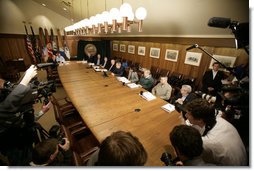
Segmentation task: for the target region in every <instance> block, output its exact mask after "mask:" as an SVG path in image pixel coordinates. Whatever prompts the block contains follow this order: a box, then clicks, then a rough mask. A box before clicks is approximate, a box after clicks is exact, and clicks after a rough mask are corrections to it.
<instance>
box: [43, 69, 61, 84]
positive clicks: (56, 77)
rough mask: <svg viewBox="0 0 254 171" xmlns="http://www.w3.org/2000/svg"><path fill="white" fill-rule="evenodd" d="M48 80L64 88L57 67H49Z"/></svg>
mask: <svg viewBox="0 0 254 171" xmlns="http://www.w3.org/2000/svg"><path fill="white" fill-rule="evenodd" d="M46 72H47V79H48V80H54V81H55V83H56V85H57V86H62V83H61V80H60V78H59V75H58V71H57V67H51V66H49V67H47V68H46Z"/></svg>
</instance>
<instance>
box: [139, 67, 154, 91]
mask: <svg viewBox="0 0 254 171" xmlns="http://www.w3.org/2000/svg"><path fill="white" fill-rule="evenodd" d="M139 84H140V85H141V86H142V87H143V88H144V89H146V90H148V91H150V90H151V89H152V87H153V84H154V79H153V77H152V75H151V71H150V70H148V69H144V75H143V76H142V77H141V78H140V80H139Z"/></svg>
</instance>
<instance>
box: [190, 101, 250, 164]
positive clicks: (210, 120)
mask: <svg viewBox="0 0 254 171" xmlns="http://www.w3.org/2000/svg"><path fill="white" fill-rule="evenodd" d="M186 110H187V113H186V115H185V116H186V118H187V120H186V124H188V125H191V126H193V127H195V128H196V129H197V130H199V132H200V133H201V135H202V139H203V148H204V152H203V159H204V160H205V161H206V162H208V163H213V164H216V165H223V166H247V163H248V162H247V154H246V149H245V146H244V144H243V142H242V139H241V137H240V136H239V134H238V132H237V130H236V129H235V127H234V126H233V125H231V124H230V123H229V122H227V121H226V120H225V119H223V118H221V117H219V116H218V117H216V116H215V110H214V107H213V106H212V105H211V104H209V103H208V102H207V101H206V100H205V99H201V98H199V99H195V100H193V101H191V102H190V103H188V104H187V105H186Z"/></svg>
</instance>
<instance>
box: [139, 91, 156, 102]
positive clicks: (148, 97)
mask: <svg viewBox="0 0 254 171" xmlns="http://www.w3.org/2000/svg"><path fill="white" fill-rule="evenodd" d="M141 97H143V98H144V99H146V100H147V101H151V100H154V99H156V96H154V95H153V94H152V93H150V92H148V91H147V92H143V94H142V95H141Z"/></svg>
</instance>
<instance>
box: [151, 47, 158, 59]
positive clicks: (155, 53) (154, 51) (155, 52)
mask: <svg viewBox="0 0 254 171" xmlns="http://www.w3.org/2000/svg"><path fill="white" fill-rule="evenodd" d="M150 57H152V58H159V57H160V48H150Z"/></svg>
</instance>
